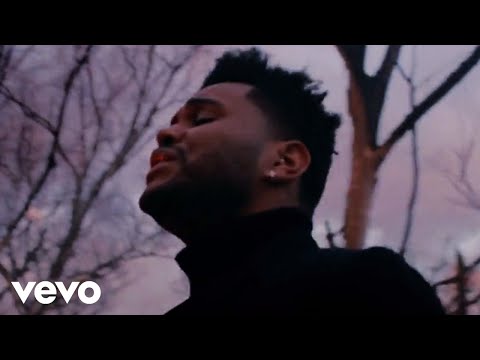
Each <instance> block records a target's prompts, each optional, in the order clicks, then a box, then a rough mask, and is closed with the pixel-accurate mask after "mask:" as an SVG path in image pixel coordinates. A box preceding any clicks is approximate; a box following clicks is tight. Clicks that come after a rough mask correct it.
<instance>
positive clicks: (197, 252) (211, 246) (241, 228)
mask: <svg viewBox="0 0 480 360" xmlns="http://www.w3.org/2000/svg"><path fill="white" fill-rule="evenodd" d="M311 231H312V220H311V218H310V216H309V215H307V214H306V213H305V212H303V211H302V210H301V209H299V208H295V207H282V208H276V209H271V210H267V211H263V212H259V213H255V214H251V215H247V216H243V217H239V218H236V219H234V220H231V221H226V222H224V223H222V224H221V225H220V226H216V227H212V229H211V230H209V231H207V232H205V233H203V234H202V235H199V236H198V237H197V238H195V239H194V240H195V241H192V243H191V244H190V245H188V246H186V247H185V248H183V249H182V250H181V251H180V252H179V253H178V254H177V256H176V258H175V260H176V261H177V263H178V265H179V266H180V268H181V269H182V270H183V271H184V272H185V274H186V275H187V277H188V278H189V280H190V286H191V290H193V288H194V287H196V286H197V284H201V283H202V282H204V281H207V280H208V279H209V278H211V277H212V276H215V275H216V274H222V273H223V274H225V273H228V271H229V270H231V269H236V268H238V267H239V266H242V264H244V262H245V260H246V259H247V258H250V257H252V256H255V257H256V258H257V259H258V258H259V257H260V260H261V257H262V256H263V255H265V256H269V255H268V254H272V251H273V252H276V253H278V252H281V251H283V252H285V251H287V252H290V251H295V249H300V248H302V247H303V246H305V245H306V244H305V242H308V245H315V246H316V243H315V242H314V240H313V239H312V238H311ZM242 261H243V262H242Z"/></svg>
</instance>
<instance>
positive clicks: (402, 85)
mask: <svg viewBox="0 0 480 360" xmlns="http://www.w3.org/2000/svg"><path fill="white" fill-rule="evenodd" d="M251 46H257V47H259V48H261V49H262V50H264V51H265V52H266V53H267V54H268V55H270V59H271V63H272V64H274V65H281V66H284V67H287V68H289V69H295V70H299V69H304V70H306V71H307V72H308V73H309V74H310V75H311V76H312V77H313V78H314V79H315V80H318V81H320V82H321V83H322V88H323V89H324V90H327V91H328V95H327V97H326V99H325V104H326V106H327V108H328V109H329V110H330V111H333V112H337V113H339V114H340V115H341V117H342V125H341V127H340V129H339V131H338V135H337V152H338V154H337V155H335V157H334V162H333V166H332V170H331V173H330V176H329V179H328V182H327V186H326V190H325V194H324V196H323V198H322V200H321V201H320V203H319V205H318V207H317V209H316V212H315V215H314V218H313V221H314V230H313V236H314V238H315V239H316V241H317V242H318V244H319V246H322V247H329V246H340V247H351V248H363V247H369V246H374V245H382V246H386V247H389V248H391V249H393V250H395V251H397V252H399V253H401V254H402V255H403V256H404V257H405V259H406V261H407V262H408V263H409V264H411V265H412V266H414V267H415V268H416V269H418V270H419V271H420V272H421V273H422V275H424V276H425V278H426V279H427V280H428V281H429V282H430V283H431V284H432V285H433V286H435V288H436V290H437V291H438V294H439V296H440V297H441V299H442V301H443V302H444V305H445V307H446V308H447V310H448V312H449V313H450V314H458V315H463V314H478V313H479V307H478V304H479V303H480V274H479V273H478V269H477V265H479V264H480V184H479V183H480V167H479V166H478V164H480V139H479V140H477V138H478V137H479V135H480V122H479V116H480V67H479V66H478V64H477V63H478V60H479V59H480V49H479V47H477V46H473V45H462V46H460V45H455V46H454V45H404V46H396V45H390V46H387V45H385V46H383V45H368V46H366V45H350V46H345V45H242V46H238V45H222V46H219V45H201V46H200V45H188V46H187V45H156V46H144V45H142V46H139V45H132V46H130V45H111V46H107V45H96V46H93V45H81V46H80V45H74V46H66V45H62V46H40V45H35V46H27V45H22V46H12V45H8V46H7V45H0V123H1V126H0V275H1V277H0V313H2V314H163V313H165V312H166V311H168V310H169V309H170V308H172V307H173V306H175V305H176V304H178V303H180V302H182V301H183V300H184V299H186V298H187V297H188V291H189V289H188V282H187V280H186V278H185V276H184V274H183V273H182V272H181V271H180V269H179V268H178V266H177V265H176V263H175V260H174V257H175V254H176V253H177V252H178V251H179V250H180V249H181V248H182V247H183V243H182V242H181V241H179V240H178V239H176V238H175V237H173V236H172V235H170V234H168V233H166V232H165V231H163V230H162V229H161V228H159V227H158V226H157V225H156V224H155V223H154V222H153V220H152V219H151V218H150V217H148V216H146V215H145V214H143V213H142V212H141V211H140V210H139V209H138V205H137V203H138V198H139V196H140V194H141V193H142V192H143V189H144V185H145V175H146V173H147V171H148V168H149V163H148V162H149V160H148V159H149V154H150V152H151V151H152V150H153V149H154V148H155V134H156V132H157V131H158V130H159V129H160V128H162V127H163V126H166V124H167V123H169V121H170V118H171V116H172V115H173V113H174V112H175V111H176V110H177V109H178V108H179V107H180V106H181V105H182V104H183V102H184V101H185V100H186V99H188V97H189V96H191V95H192V94H193V93H194V92H195V91H197V90H198V87H199V86H200V83H201V81H202V80H203V77H204V76H205V75H206V74H207V72H208V71H209V69H210V68H211V67H212V66H213V64H214V61H215V58H216V57H218V56H220V55H221V54H222V52H224V51H226V50H230V49H233V48H248V47H251ZM352 169H353V170H354V171H352ZM42 280H50V281H63V282H65V283H67V286H68V284H69V283H70V282H71V281H85V280H93V281H96V282H97V283H98V284H99V285H100V286H101V288H102V297H101V300H100V301H99V302H98V303H97V304H95V305H84V304H83V303H81V302H80V301H78V298H77V297H76V296H74V297H73V298H72V300H71V301H70V303H69V304H68V305H66V304H65V302H64V301H63V300H59V301H55V302H54V303H53V304H51V305H48V306H42V305H40V304H38V303H37V302H35V301H34V298H33V296H31V297H30V299H29V300H27V302H26V303H25V304H23V303H22V302H21V301H19V299H18V296H17V295H16V293H15V292H14V290H13V288H12V287H11V286H10V282H11V281H19V282H20V283H21V284H22V285H23V286H25V284H26V282H28V281H37V282H39V281H42Z"/></svg>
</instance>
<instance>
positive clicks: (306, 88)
mask: <svg viewBox="0 0 480 360" xmlns="http://www.w3.org/2000/svg"><path fill="white" fill-rule="evenodd" d="M223 82H236V83H243V84H248V85H251V86H253V88H254V89H253V90H252V91H251V93H250V94H249V95H248V96H249V98H250V99H251V100H252V101H253V102H254V103H255V104H256V105H257V106H259V107H260V108H261V109H262V111H264V112H265V113H266V114H267V115H269V117H270V118H271V119H272V120H273V126H274V127H275V128H277V130H278V133H279V134H280V136H281V137H282V138H283V139H285V140H287V139H296V140H299V141H301V142H303V143H304V144H305V146H306V147H307V148H308V150H309V152H310V157H311V163H310V166H309V168H308V169H307V170H306V172H305V173H304V174H303V176H302V178H301V183H300V194H299V201H300V203H301V205H302V207H304V208H305V209H306V210H307V211H308V212H309V213H310V214H313V212H314V210H315V208H316V206H317V204H318V202H319V201H320V198H321V196H322V194H323V191H324V189H325V184H326V181H327V176H328V173H329V171H330V167H331V163H332V155H333V154H334V153H335V133H336V130H337V128H338V127H339V126H340V123H341V121H340V116H339V115H338V114H335V113H331V112H328V111H327V110H326V109H325V107H324V105H323V100H324V98H325V96H326V95H327V93H326V92H322V91H319V83H318V82H315V81H314V80H312V79H311V78H310V77H309V76H308V75H307V74H306V73H305V71H288V70H286V69H284V68H281V67H278V66H277V67H273V66H269V64H268V57H267V55H266V54H265V53H264V52H262V51H260V50H259V49H257V48H250V49H247V50H231V51H227V52H225V53H224V54H223V55H222V56H221V57H220V58H218V59H217V61H216V64H215V66H214V68H213V69H212V70H211V71H210V73H209V74H208V75H207V76H206V78H205V79H204V81H203V84H202V86H201V87H202V88H204V87H207V86H210V85H214V84H218V83H223Z"/></svg>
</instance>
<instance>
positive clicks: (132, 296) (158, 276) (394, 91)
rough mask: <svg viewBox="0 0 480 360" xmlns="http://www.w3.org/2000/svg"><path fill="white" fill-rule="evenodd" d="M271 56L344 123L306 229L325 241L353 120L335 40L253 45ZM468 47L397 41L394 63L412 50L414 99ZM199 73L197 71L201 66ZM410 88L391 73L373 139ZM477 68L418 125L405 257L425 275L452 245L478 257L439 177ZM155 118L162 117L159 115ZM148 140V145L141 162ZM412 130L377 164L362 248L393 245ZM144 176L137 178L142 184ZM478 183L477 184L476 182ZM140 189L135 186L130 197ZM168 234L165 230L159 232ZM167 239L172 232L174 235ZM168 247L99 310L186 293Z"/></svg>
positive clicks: (473, 127)
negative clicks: (415, 186)
mask: <svg viewBox="0 0 480 360" xmlns="http://www.w3.org/2000/svg"><path fill="white" fill-rule="evenodd" d="M248 46H250V45H244V46H237V45H223V46H210V47H209V48H210V50H212V51H211V54H210V55H209V56H210V58H208V59H207V60H205V59H203V61H206V63H207V64H208V63H212V61H213V59H214V58H215V56H217V55H219V54H221V53H222V52H223V51H224V50H226V49H230V48H236V47H248ZM258 46H259V47H260V48H262V49H263V50H265V51H266V52H267V53H268V54H269V55H270V56H271V62H272V63H275V64H279V65H282V66H285V67H287V68H291V69H305V70H306V71H307V72H308V73H309V74H310V75H311V76H312V77H313V78H314V79H316V80H320V81H322V84H323V88H324V89H325V90H327V91H328V96H327V98H326V100H325V104H326V106H327V108H328V109H329V110H331V111H335V112H337V113H339V114H341V116H342V126H341V127H340V129H339V131H338V135H337V150H338V152H339V155H338V156H336V157H335V159H334V163H333V165H332V169H331V173H330V176H329V179H328V182H327V186H326V190H325V194H324V197H323V199H322V200H321V202H320V204H319V206H318V208H317V211H316V212H315V215H314V219H313V220H314V231H313V236H314V238H315V239H316V240H317V242H318V243H319V245H321V246H325V245H326V242H325V239H324V235H325V229H324V222H325V221H326V220H328V221H329V222H330V223H331V224H332V226H333V228H334V229H335V228H338V227H339V226H340V225H341V224H342V222H343V212H344V207H345V194H346V191H347V186H348V182H349V175H350V168H349V166H350V161H349V158H350V155H351V151H350V142H351V120H350V118H349V115H348V110H347V87H348V77H347V72H346V69H345V66H344V63H343V61H342V59H341V57H340V56H339V54H338V52H337V50H336V49H335V47H333V46H330V45H310V46H307V45H258ZM385 48H386V47H385V46H382V45H375V46H369V48H368V52H367V59H366V69H367V71H369V72H370V73H373V72H374V71H375V70H376V68H377V67H378V65H379V61H380V59H381V57H382V56H383V54H384V51H385ZM472 49H473V47H472V46H457V45H455V46H448V45H434V46H433V45H432V46H430V45H416V46H415V47H412V46H405V47H404V48H403V49H402V53H401V57H400V63H401V64H402V68H404V69H405V70H406V71H409V69H410V67H411V65H412V58H413V54H415V59H416V61H415V64H416V66H415V80H416V83H417V84H419V86H418V89H417V101H421V100H422V99H423V98H424V97H425V96H426V95H427V94H428V93H429V92H430V91H432V89H434V88H435V87H436V86H437V85H438V84H439V83H440V82H441V81H442V80H443V78H444V77H445V76H446V74H448V72H449V71H450V70H452V69H454V68H455V67H456V66H457V65H458V64H459V63H460V61H461V60H462V59H463V58H465V57H466V56H467V55H468V54H469V52H470V51H471V50H472ZM199 71H200V72H201V71H202V70H199ZM408 110H409V103H408V87H407V85H406V83H405V81H403V80H402V78H401V77H400V75H399V73H398V71H396V72H395V73H394V75H393V81H392V85H391V87H390V88H389V90H388V94H387V100H386V106H385V108H384V111H383V116H382V124H381V127H380V133H379V139H380V141H382V139H385V138H386V136H388V134H389V133H390V131H391V130H392V129H393V128H394V127H395V126H396V124H398V123H399V122H400V121H401V120H402V119H403V117H404V116H405V115H406V114H407V113H408ZM479 116H480V68H479V67H478V66H477V67H476V68H475V69H474V70H473V71H472V72H471V73H470V74H469V75H468V76H467V77H466V78H465V79H464V80H463V82H461V83H460V84H459V85H457V86H456V87H455V88H454V89H453V90H452V91H451V92H450V93H449V94H448V95H447V96H446V97H445V98H444V99H443V100H442V101H441V103H439V104H437V105H436V106H435V107H434V108H433V109H432V110H431V111H429V112H428V113H427V114H426V115H425V116H424V117H423V118H422V119H421V120H420V122H419V123H418V126H417V138H418V146H419V163H420V184H419V196H418V200H417V204H416V210H415V214H416V215H415V218H414V225H413V226H414V227H413V230H412V233H411V239H410V248H409V252H408V254H407V261H408V262H409V263H411V264H412V265H413V266H415V267H417V268H418V269H419V270H420V271H421V272H422V273H423V274H424V275H426V276H429V274H430V273H429V271H430V270H429V269H430V268H431V267H432V266H434V265H436V264H438V263H439V261H440V260H441V259H442V258H444V257H447V258H450V257H452V256H453V254H454V251H455V249H457V248H460V249H461V250H462V251H463V253H464V255H465V257H466V258H467V259H473V258H474V257H476V256H479V255H480V212H479V211H478V210H477V211H474V210H472V209H467V208H463V207H461V206H457V205H454V204H453V203H452V201H451V200H450V199H451V198H458V196H457V194H456V193H455V192H454V191H453V189H452V187H451V186H450V185H449V183H448V182H447V181H446V179H445V175H444V174H443V173H442V171H441V169H445V168H447V169H450V170H453V169H454V165H455V162H454V161H453V160H454V157H453V154H454V152H455V151H457V150H459V149H461V147H462V146H464V145H465V144H466V143H467V142H468V141H469V140H470V139H472V138H476V137H478V136H479V135H480V124H479V121H478V120H479ZM157 121H158V122H159V126H160V124H161V123H162V121H165V119H158V120H157ZM153 148H154V143H153V142H152V145H151V146H147V150H146V151H147V152H146V153H145V158H144V160H145V163H144V164H143V165H141V166H140V168H142V166H143V170H144V171H146V169H147V166H148V157H147V156H146V154H147V153H149V152H150V151H151V150H153ZM410 150H411V137H410V136H409V135H407V136H405V137H404V138H403V139H402V140H401V141H400V142H399V143H398V145H397V146H396V147H395V148H394V150H393V152H392V153H391V154H390V156H389V157H388V158H387V160H386V162H385V163H384V165H383V166H382V168H381V169H380V173H379V183H378V185H377V189H376V194H375V198H374V202H373V207H372V211H371V223H370V229H369V231H368V234H367V246H372V245H383V246H387V247H390V248H393V249H395V250H398V248H399V245H400V241H401V237H402V234H403V229H404V224H405V217H406V207H407V202H408V197H409V194H410V191H411V183H412V160H411V152H410ZM479 160H480V143H478V144H477V146H476V147H475V152H474V156H473V159H472V164H471V165H472V166H471V167H470V178H471V180H472V183H473V184H478V183H480V167H475V166H474V164H478V163H479ZM141 185H143V184H139V186H141ZM477 188H478V190H479V191H480V186H477ZM142 190H143V189H142V188H141V187H139V188H136V189H135V191H133V192H134V195H135V196H136V194H138V193H140V192H141V191H142ZM167 236H168V235H167ZM173 241H175V239H173ZM177 244H178V246H177V247H176V248H174V249H172V253H171V254H170V255H171V256H170V257H167V258H160V259H148V260H137V261H136V262H134V263H132V264H130V265H129V266H128V270H129V274H130V276H132V278H133V279H134V281H132V282H131V284H132V285H131V286H129V287H127V288H125V289H124V290H123V291H122V292H121V293H120V294H119V295H118V296H117V297H116V298H115V301H114V302H113V303H112V307H110V308H109V309H108V311H107V312H106V313H108V314H115V313H121V314H126V313H132V314H161V313H164V312H166V311H167V310H168V309H170V308H171V307H173V306H175V305H176V304H178V303H179V302H181V301H183V300H184V299H185V298H186V297H187V296H188V284H186V282H185V277H184V274H183V273H182V272H181V270H180V269H179V268H178V266H177V265H176V263H175V261H174V259H173V258H174V254H175V252H176V251H178V250H179V249H180V248H181V247H182V246H183V244H182V243H181V242H180V241H178V239H177Z"/></svg>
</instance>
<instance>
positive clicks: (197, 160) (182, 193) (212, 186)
mask: <svg viewBox="0 0 480 360" xmlns="http://www.w3.org/2000/svg"><path fill="white" fill-rule="evenodd" d="M250 90H252V87H251V86H249V85H245V84H238V83H221V84H216V85H212V86H209V87H206V88H204V89H202V90H200V91H199V92H198V93H197V94H195V95H194V96H193V97H192V98H191V99H190V100H189V101H187V103H186V104H185V105H184V106H183V107H182V108H181V109H180V110H179V111H178V112H177V113H176V114H175V116H174V117H173V119H172V122H171V124H170V126H169V127H167V128H166V129H163V130H161V131H160V132H159V133H158V136H157V140H158V144H159V147H158V149H156V150H154V152H153V153H152V157H151V161H150V163H151V169H150V171H149V173H148V175H147V185H146V189H145V191H144V193H143V195H142V196H141V198H140V207H141V209H142V210H143V211H144V212H146V213H148V214H150V215H151V216H152V217H153V218H154V219H155V220H157V222H159V224H160V225H163V224H162V222H164V220H165V219H166V218H169V219H171V218H172V217H175V216H195V217H198V216H207V215H212V214H226V213H228V212H236V211H240V210H241V209H242V208H243V207H245V206H247V205H248V203H249V201H250V200H251V198H252V197H253V196H255V194H253V189H254V184H255V181H257V180H258V178H259V172H260V169H259V167H258V163H259V162H258V160H259V157H260V154H261V152H262V149H263V147H264V145H265V143H266V141H267V140H268V139H269V130H268V129H269V128H268V120H267V118H266V116H265V114H264V113H263V112H262V111H261V110H260V109H259V108H258V107H257V106H256V105H255V104H254V103H253V102H252V101H251V100H249V99H248V98H247V95H248V93H249V91H250Z"/></svg>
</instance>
